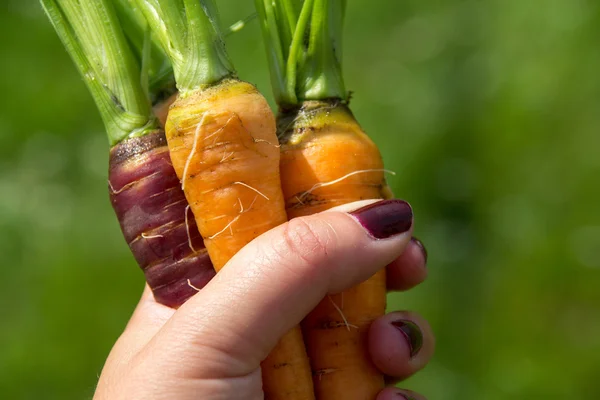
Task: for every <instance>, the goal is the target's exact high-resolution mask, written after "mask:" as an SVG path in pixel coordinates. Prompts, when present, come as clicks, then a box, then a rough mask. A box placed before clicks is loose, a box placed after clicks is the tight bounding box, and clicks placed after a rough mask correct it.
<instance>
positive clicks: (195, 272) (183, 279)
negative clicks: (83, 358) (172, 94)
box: [109, 131, 215, 308]
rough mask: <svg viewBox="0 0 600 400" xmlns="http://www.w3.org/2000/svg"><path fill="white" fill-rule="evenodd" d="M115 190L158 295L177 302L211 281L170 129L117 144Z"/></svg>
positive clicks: (131, 241) (113, 197)
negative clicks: (178, 171) (169, 141)
mask: <svg viewBox="0 0 600 400" xmlns="http://www.w3.org/2000/svg"><path fill="white" fill-rule="evenodd" d="M109 194H110V201H111V203H112V206H113V209H114V210H115V213H116V214H117V218H118V220H119V224H120V226H121V230H122V232H123V235H124V237H125V240H126V241H127V244H128V245H129V247H130V249H131V251H132V253H133V255H134V257H135V259H136V261H137V262H138V265H139V266H140V267H141V269H142V271H143V272H144V275H145V277H146V281H147V282H148V284H149V286H150V288H151V289H152V291H153V293H154V298H155V299H156V301H158V302H159V303H161V304H164V305H166V306H169V307H173V308H177V307H179V306H180V305H181V304H183V303H184V302H185V301H186V300H187V299H188V298H190V297H191V296H193V295H194V294H195V293H196V292H197V291H196V289H195V288H202V287H203V286H204V285H206V283H208V281H210V279H211V278H212V277H213V276H214V274H215V272H214V269H213V268H212V264H211V262H210V258H209V256H208V253H207V252H206V249H205V248H204V244H203V242H202V237H201V236H200V235H199V234H198V230H197V228H196V223H195V221H194V218H193V215H192V214H191V212H189V210H188V208H187V203H186V201H185V196H184V194H183V191H182V190H181V187H180V185H179V179H178V178H177V175H176V174H175V171H174V170H173V167H172V165H171V162H170V158H169V151H168V147H167V143H166V139H165V136H164V132H162V131H157V132H155V133H150V134H148V135H145V136H142V137H137V138H130V139H126V140H124V141H123V142H121V143H119V144H117V145H115V146H114V147H113V148H112V149H111V151H110V162H109ZM186 213H188V218H187V225H186ZM188 232H189V234H188ZM188 280H189V282H188ZM190 284H191V285H192V286H193V287H192V286H190Z"/></svg>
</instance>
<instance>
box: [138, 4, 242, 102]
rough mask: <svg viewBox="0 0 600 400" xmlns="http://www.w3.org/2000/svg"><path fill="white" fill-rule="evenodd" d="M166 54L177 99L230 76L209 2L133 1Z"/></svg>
mask: <svg viewBox="0 0 600 400" xmlns="http://www.w3.org/2000/svg"><path fill="white" fill-rule="evenodd" d="M135 1H136V3H137V5H138V7H139V9H140V10H141V11H142V12H143V14H144V16H145V17H146V19H147V21H148V23H149V25H150V27H151V28H152V31H153V32H155V34H156V36H157V38H158V40H159V41H160V42H161V44H162V47H163V49H164V50H165V52H166V53H167V55H168V57H169V59H170V60H171V64H172V65H173V71H174V73H175V80H176V81H177V87H178V89H179V91H180V93H181V95H183V96H185V94H186V92H189V91H192V90H195V89H199V88H202V87H205V86H208V85H212V84H214V83H216V82H218V81H220V80H222V79H223V78H226V77H228V76H233V75H234V70H233V65H232V63H231V60H230V59H229V56H228V55H227V52H226V50H225V43H224V41H223V35H222V33H221V29H220V28H219V25H218V20H217V19H218V18H217V7H216V6H215V4H214V2H213V0H135Z"/></svg>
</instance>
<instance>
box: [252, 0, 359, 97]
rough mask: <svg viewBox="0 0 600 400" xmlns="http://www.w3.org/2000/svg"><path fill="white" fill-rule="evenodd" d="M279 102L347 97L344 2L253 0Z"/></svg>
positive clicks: (333, 0)
mask: <svg viewBox="0 0 600 400" xmlns="http://www.w3.org/2000/svg"><path fill="white" fill-rule="evenodd" d="M255 4H256V9H257V12H258V15H259V19H260V24H261V30H262V32H263V38H264V42H265V45H266V48H267V58H268V62H269V69H270V71H271V83H272V86H273V91H274V93H275V98H276V100H277V103H278V104H279V105H280V106H281V107H283V108H286V107H294V106H298V105H299V104H301V103H302V102H303V101H306V100H325V99H341V100H344V101H345V100H347V98H348V93H347V92H346V89H345V86H344V80H343V76H342V64H341V57H342V55H341V48H342V33H343V32H342V31H343V21H344V14H345V10H346V0H304V2H303V3H302V2H300V1H298V0H255Z"/></svg>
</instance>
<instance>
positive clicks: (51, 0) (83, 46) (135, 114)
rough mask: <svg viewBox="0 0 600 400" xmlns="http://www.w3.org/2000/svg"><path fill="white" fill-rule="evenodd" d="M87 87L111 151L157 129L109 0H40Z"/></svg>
mask: <svg viewBox="0 0 600 400" xmlns="http://www.w3.org/2000/svg"><path fill="white" fill-rule="evenodd" d="M41 3H42V6H43V8H44V10H45V12H46V14H47V15H48V17H49V19H50V21H51V22H52V25H53V26H54V29H55V30H56V32H57V34H58V36H59V37H60V39H61V40H62V42H63V44H64V46H65V47H66V49H67V52H68V53H69V55H70V56H71V57H72V58H73V61H74V62H75V65H76V66H77V69H78V70H79V72H80V74H81V76H82V77H83V79H84V81H85V83H86V85H87V86H88V88H89V90H90V92H91V93H92V96H93V97H94V100H95V102H96V105H97V107H98V110H99V111H100V115H101V116H102V119H103V121H104V124H105V127H106V132H107V135H108V138H109V141H110V144H111V145H114V144H116V143H119V142H120V141H122V140H123V139H125V138H128V137H133V136H142V135H144V134H146V133H149V132H152V131H154V130H156V129H157V124H156V119H155V118H154V115H153V114H152V108H151V106H150V102H149V101H148V98H147V94H146V93H147V90H145V89H144V88H143V86H142V79H141V77H142V72H141V69H140V67H139V65H138V63H137V62H136V59H135V57H134V55H133V53H132V51H131V49H130V48H129V46H128V44H127V41H126V39H125V35H124V34H123V31H122V30H121V28H120V26H119V23H118V18H117V15H116V13H115V10H114V9H113V6H112V4H111V3H109V2H108V1H107V0H94V1H79V0H41Z"/></svg>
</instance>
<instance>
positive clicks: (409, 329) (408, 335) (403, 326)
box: [392, 319, 423, 358]
mask: <svg viewBox="0 0 600 400" xmlns="http://www.w3.org/2000/svg"><path fill="white" fill-rule="evenodd" d="M392 325H393V326H394V327H395V328H396V329H398V330H399V331H400V332H401V333H402V335H403V336H404V339H406V342H407V343H408V348H409V349H410V358H413V357H414V356H416V355H417V353H418V352H419V350H421V347H423V332H421V328H419V326H418V325H417V324H415V323H414V322H412V321H408V320H406V319H400V320H398V321H394V322H392Z"/></svg>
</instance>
